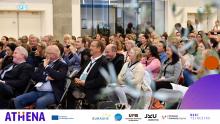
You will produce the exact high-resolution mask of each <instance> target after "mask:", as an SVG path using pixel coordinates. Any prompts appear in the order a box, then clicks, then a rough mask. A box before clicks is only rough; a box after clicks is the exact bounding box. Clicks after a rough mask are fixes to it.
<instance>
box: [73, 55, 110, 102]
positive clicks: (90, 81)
mask: <svg viewBox="0 0 220 124" xmlns="http://www.w3.org/2000/svg"><path fill="white" fill-rule="evenodd" d="M107 63H108V61H107V59H106V58H105V57H104V56H102V57H101V58H99V59H98V60H96V63H95V64H94V66H93V67H92V69H91V70H90V72H89V74H88V76H87V78H86V81H85V86H84V87H83V89H84V92H85V93H86V99H87V101H88V102H89V103H92V104H95V103H96V102H97V98H96V96H97V95H98V94H100V90H101V89H102V88H104V87H106V85H107V83H106V80H105V79H104V78H103V77H102V75H101V74H100V71H99V69H100V68H101V67H104V68H105V69H107ZM84 69H85V68H84ZM84 69H82V70H81V71H80V72H79V73H78V76H77V77H80V75H81V74H82V73H83V71H84Z"/></svg>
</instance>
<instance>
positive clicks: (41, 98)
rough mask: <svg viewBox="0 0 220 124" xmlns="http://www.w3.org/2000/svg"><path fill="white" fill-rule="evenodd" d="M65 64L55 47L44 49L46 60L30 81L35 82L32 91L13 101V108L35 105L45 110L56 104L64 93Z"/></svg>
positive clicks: (66, 68)
mask: <svg viewBox="0 0 220 124" xmlns="http://www.w3.org/2000/svg"><path fill="white" fill-rule="evenodd" d="M67 70H68V67H67V64H66V63H64V62H63V61H62V60H61V59H60V50H59V48H58V47H57V46H56V45H51V46H48V47H47V48H46V59H45V60H44V62H43V63H42V64H40V66H39V67H38V69H36V71H35V72H34V74H33V76H32V79H33V80H34V81H35V82H37V84H36V85H35V88H34V90H33V91H31V92H29V93H26V94H23V95H20V96H18V97H16V98H15V99H14V103H15V108H17V109H22V108H24V107H25V106H27V105H30V104H32V103H35V106H36V109H45V108H47V106H48V105H51V104H54V103H58V102H59V100H60V99H61V96H62V94H63V92H64V85H65V82H66V74H67Z"/></svg>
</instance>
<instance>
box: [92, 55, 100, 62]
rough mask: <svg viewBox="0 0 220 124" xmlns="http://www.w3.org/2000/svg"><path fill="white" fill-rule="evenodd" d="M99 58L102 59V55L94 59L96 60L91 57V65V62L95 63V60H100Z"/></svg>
mask: <svg viewBox="0 0 220 124" xmlns="http://www.w3.org/2000/svg"><path fill="white" fill-rule="evenodd" d="M101 57H102V55H100V56H98V57H96V58H93V57H91V62H92V63H93V62H95V61H96V60H98V59H99V58H101Z"/></svg>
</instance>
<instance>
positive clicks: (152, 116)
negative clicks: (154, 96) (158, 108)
mask: <svg viewBox="0 0 220 124" xmlns="http://www.w3.org/2000/svg"><path fill="white" fill-rule="evenodd" d="M144 118H146V119H147V120H148V121H159V119H158V118H157V114H146V115H145V117H144Z"/></svg>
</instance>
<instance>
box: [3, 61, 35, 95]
mask: <svg viewBox="0 0 220 124" xmlns="http://www.w3.org/2000/svg"><path fill="white" fill-rule="evenodd" d="M10 66H11V65H8V66H6V67H5V68H4V70H6V69H7V68H9V67H10ZM33 72H34V68H33V67H32V66H31V65H30V64H28V63H26V62H24V63H21V64H18V65H16V66H15V67H14V68H13V69H12V70H11V71H8V72H6V73H5V76H4V77H3V79H2V80H4V81H5V82H6V84H7V85H9V86H10V87H12V89H13V91H14V93H15V96H17V95H19V94H22V93H23V92H24V90H25V88H26V87H27V85H28V82H29V80H30V79H31V75H32V73H33Z"/></svg>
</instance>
